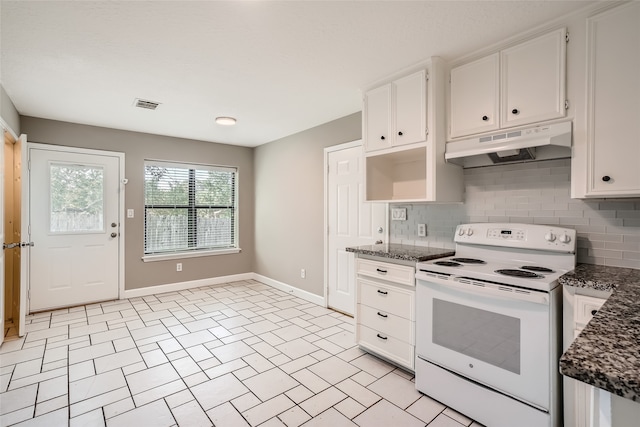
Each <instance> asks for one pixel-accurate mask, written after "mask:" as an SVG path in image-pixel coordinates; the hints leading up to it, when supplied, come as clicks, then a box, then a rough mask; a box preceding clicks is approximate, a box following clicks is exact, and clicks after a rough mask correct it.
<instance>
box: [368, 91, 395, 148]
mask: <svg viewBox="0 0 640 427" xmlns="http://www.w3.org/2000/svg"><path fill="white" fill-rule="evenodd" d="M364 132H365V136H364V141H365V150H366V151H374V150H381V149H384V148H389V147H391V142H392V137H391V84H387V85H384V86H381V87H379V88H376V89H373V90H370V91H368V92H367V93H366V94H365V98H364Z"/></svg>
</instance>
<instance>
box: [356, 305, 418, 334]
mask: <svg viewBox="0 0 640 427" xmlns="http://www.w3.org/2000/svg"><path fill="white" fill-rule="evenodd" d="M358 323H360V324H362V325H363V326H366V327H368V328H371V329H374V330H376V331H378V332H383V333H384V334H385V335H389V336H393V337H394V338H397V339H399V340H401V341H404V342H406V343H408V344H415V333H414V325H415V322H412V321H411V320H409V319H405V318H404V317H400V316H396V315H395V314H391V313H387V312H385V311H383V310H378V309H376V308H372V307H369V306H366V305H362V304H358Z"/></svg>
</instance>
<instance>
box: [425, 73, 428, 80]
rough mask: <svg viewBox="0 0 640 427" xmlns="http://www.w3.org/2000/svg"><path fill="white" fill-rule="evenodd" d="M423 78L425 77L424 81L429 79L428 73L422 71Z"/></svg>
mask: <svg viewBox="0 0 640 427" xmlns="http://www.w3.org/2000/svg"><path fill="white" fill-rule="evenodd" d="M424 79H425V80H426V81H429V73H424Z"/></svg>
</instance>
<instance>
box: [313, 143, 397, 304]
mask: <svg viewBox="0 0 640 427" xmlns="http://www.w3.org/2000/svg"><path fill="white" fill-rule="evenodd" d="M327 164H328V177H327V191H326V194H327V196H326V197H327V225H328V228H329V230H328V237H327V239H328V243H327V251H328V254H327V264H328V266H327V294H328V295H327V305H328V306H329V307H331V308H334V309H336V310H340V311H342V312H344V313H347V314H351V315H353V313H354V311H355V285H356V283H355V278H356V273H355V255H354V254H353V253H352V252H347V251H346V250H345V248H347V247H350V246H351V247H353V246H362V245H372V244H374V243H375V242H376V241H377V240H385V239H386V237H385V236H386V233H387V230H386V229H387V204H386V203H367V202H365V201H364V199H365V197H364V183H363V179H364V173H363V166H364V155H363V150H362V146H360V145H358V146H355V147H354V146H352V147H349V148H345V149H341V150H337V151H329V152H328V153H327Z"/></svg>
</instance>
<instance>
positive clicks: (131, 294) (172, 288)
mask: <svg viewBox="0 0 640 427" xmlns="http://www.w3.org/2000/svg"><path fill="white" fill-rule="evenodd" d="M253 278H254V273H242V274H232V275H230V276H220V277H210V278H207V279H198V280H190V281H188V282H176V283H168V284H166V285H156V286H147V287H145V288H138V289H125V291H124V295H122V298H121V299H127V298H137V297H146V296H148V295H155V294H163V293H166V292H177V291H184V290H185V289H193V288H199V287H202V286H216V285H223V284H226V283H230V282H237V281H240V280H251V279H253Z"/></svg>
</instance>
